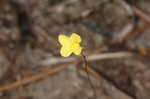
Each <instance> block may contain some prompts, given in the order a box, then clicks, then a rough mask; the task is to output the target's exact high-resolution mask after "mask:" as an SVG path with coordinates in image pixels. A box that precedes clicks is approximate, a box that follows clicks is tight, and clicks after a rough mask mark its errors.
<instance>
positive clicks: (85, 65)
mask: <svg viewBox="0 0 150 99" xmlns="http://www.w3.org/2000/svg"><path fill="white" fill-rule="evenodd" d="M82 58H83V62H84V67H83V68H84V69H85V72H86V74H87V79H88V81H89V84H90V86H91V88H92V90H93V92H94V97H95V99H96V97H97V95H96V89H95V87H94V85H93V83H92V81H91V79H90V76H89V73H88V61H87V59H86V56H85V55H84V54H82Z"/></svg>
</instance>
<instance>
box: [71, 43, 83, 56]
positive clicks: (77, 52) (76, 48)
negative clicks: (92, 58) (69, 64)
mask: <svg viewBox="0 0 150 99" xmlns="http://www.w3.org/2000/svg"><path fill="white" fill-rule="evenodd" d="M81 51H82V47H81V46H80V45H78V46H76V47H75V48H74V51H73V53H74V54H75V55H80V54H81Z"/></svg>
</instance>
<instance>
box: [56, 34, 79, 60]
mask: <svg viewBox="0 0 150 99" xmlns="http://www.w3.org/2000/svg"><path fill="white" fill-rule="evenodd" d="M58 41H59V43H60V44H61V45H62V47H61V50H60V54H61V56H64V57H68V56H70V55H71V54H72V53H74V54H75V55H80V53H81V51H82V47H81V46H80V43H81V37H80V36H79V35H78V34H76V33H72V34H71V36H70V37H69V36H66V35H63V34H60V35H59V36H58Z"/></svg>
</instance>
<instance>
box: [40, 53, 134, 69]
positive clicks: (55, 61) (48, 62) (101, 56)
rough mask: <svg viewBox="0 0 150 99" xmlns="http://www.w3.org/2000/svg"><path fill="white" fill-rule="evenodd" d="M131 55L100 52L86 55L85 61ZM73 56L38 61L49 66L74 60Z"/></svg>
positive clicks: (128, 55) (129, 54)
mask: <svg viewBox="0 0 150 99" xmlns="http://www.w3.org/2000/svg"><path fill="white" fill-rule="evenodd" d="M130 56H133V54H131V53H130V52H113V53H100V54H95V55H89V56H87V61H96V60H104V59H112V58H123V57H130ZM75 60H76V58H75V57H71V58H58V57H49V58H47V59H45V60H43V61H40V62H39V64H40V65H43V66H50V65H54V64H61V63H67V62H72V61H75Z"/></svg>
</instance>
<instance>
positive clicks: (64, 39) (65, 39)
mask: <svg viewBox="0 0 150 99" xmlns="http://www.w3.org/2000/svg"><path fill="white" fill-rule="evenodd" d="M58 41H59V43H60V44H61V45H66V44H68V43H69V37H67V36H65V35H63V34H60V35H59V36H58Z"/></svg>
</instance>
